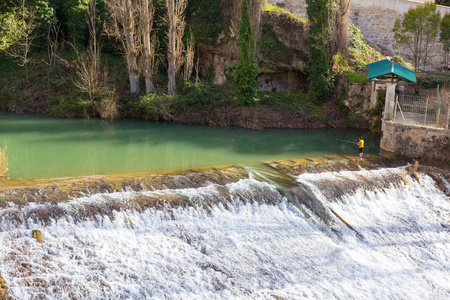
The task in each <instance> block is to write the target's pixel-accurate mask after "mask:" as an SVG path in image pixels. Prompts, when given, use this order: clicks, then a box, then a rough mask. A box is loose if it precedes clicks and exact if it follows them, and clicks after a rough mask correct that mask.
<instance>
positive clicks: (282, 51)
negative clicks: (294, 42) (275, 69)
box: [258, 24, 289, 63]
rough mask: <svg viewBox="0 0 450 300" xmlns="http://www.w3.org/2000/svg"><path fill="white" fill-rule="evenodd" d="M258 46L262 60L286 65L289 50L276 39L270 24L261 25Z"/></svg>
mask: <svg viewBox="0 0 450 300" xmlns="http://www.w3.org/2000/svg"><path fill="white" fill-rule="evenodd" d="M258 46H259V49H260V51H261V54H262V56H263V58H265V59H269V60H272V61H275V62H279V61H281V62H285V63H288V62H287V61H285V60H286V59H288V52H289V49H288V48H287V47H286V46H285V45H284V44H283V43H281V42H280V41H279V40H278V39H277V37H276V35H275V32H274V31H273V27H272V26H271V25H270V24H263V26H262V36H261V39H260V41H259V43H258Z"/></svg>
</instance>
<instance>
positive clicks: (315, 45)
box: [306, 0, 335, 103]
mask: <svg viewBox="0 0 450 300" xmlns="http://www.w3.org/2000/svg"><path fill="white" fill-rule="evenodd" d="M306 3H307V5H308V6H307V9H306V12H307V14H308V19H309V22H310V26H309V31H308V36H309V37H308V50H309V60H308V70H309V76H310V81H311V90H312V93H313V95H314V101H316V102H317V103H323V102H326V101H327V100H328V99H329V98H330V97H331V94H332V93H333V90H334V82H335V79H334V76H333V75H332V74H331V61H330V60H329V58H328V54H329V53H331V48H330V44H329V42H328V35H327V34H326V32H328V31H329V29H330V28H329V27H330V24H329V23H328V0H306Z"/></svg>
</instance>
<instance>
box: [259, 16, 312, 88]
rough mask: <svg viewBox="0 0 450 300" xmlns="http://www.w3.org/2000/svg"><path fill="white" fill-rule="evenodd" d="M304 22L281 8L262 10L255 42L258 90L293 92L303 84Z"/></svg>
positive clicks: (305, 39)
mask: <svg viewBox="0 0 450 300" xmlns="http://www.w3.org/2000/svg"><path fill="white" fill-rule="evenodd" d="M307 38H308V29H307V26H306V22H305V21H304V20H302V19H300V18H298V17H295V16H293V15H291V14H288V13H285V12H282V11H265V12H264V13H263V15H262V35H261V39H260V42H259V49H260V53H259V66H260V69H261V72H262V73H263V74H262V75H261V76H260V77H259V78H258V80H259V82H260V84H261V88H260V90H261V91H269V92H272V91H273V92H296V91H300V90H301V88H302V86H305V85H306V84H305V83H306V75H305V72H304V68H305V63H306V61H307V60H308V54H307Z"/></svg>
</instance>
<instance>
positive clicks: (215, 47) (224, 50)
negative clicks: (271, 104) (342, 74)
mask: <svg viewBox="0 0 450 300" xmlns="http://www.w3.org/2000/svg"><path fill="white" fill-rule="evenodd" d="M240 4H241V2H240V1H237V0H232V1H229V0H221V8H222V13H223V17H224V23H225V24H226V26H224V29H223V31H222V32H221V34H220V35H219V37H218V39H217V40H216V41H215V42H214V43H213V44H200V45H197V48H198V51H199V53H198V54H199V56H200V57H201V59H200V61H201V62H202V66H201V73H202V75H203V76H204V77H207V78H210V80H211V82H213V83H215V84H223V83H225V81H226V80H227V76H231V74H230V71H229V70H230V67H231V66H232V65H233V64H234V63H236V62H237V55H238V51H239V50H238V47H237V34H238V24H239V15H240V12H239V11H240ZM261 18H262V26H261V27H262V33H261V37H260V41H259V48H260V52H259V53H258V60H259V67H260V70H261V75H260V77H259V78H258V80H259V82H260V84H261V88H260V90H261V91H277V92H294V91H299V90H301V86H302V85H303V83H304V82H305V80H306V76H305V74H304V65H305V62H306V60H307V51H306V47H307V46H306V39H307V28H306V24H305V22H304V21H302V20H301V19H300V18H297V17H295V16H294V15H292V14H289V13H287V12H282V11H264V12H263V15H262V17H261Z"/></svg>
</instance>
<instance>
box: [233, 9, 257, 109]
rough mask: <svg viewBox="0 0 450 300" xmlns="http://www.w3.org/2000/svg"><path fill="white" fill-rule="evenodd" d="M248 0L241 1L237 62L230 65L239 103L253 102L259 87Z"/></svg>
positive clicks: (253, 33) (253, 34) (250, 103)
mask: <svg viewBox="0 0 450 300" xmlns="http://www.w3.org/2000/svg"><path fill="white" fill-rule="evenodd" d="M248 1H249V0H243V1H242V7H241V19H240V22H239V37H238V47H239V56H238V63H237V64H235V65H233V67H232V69H233V71H234V84H235V85H236V88H237V95H238V98H239V101H240V104H241V105H252V104H254V103H255V96H256V91H257V90H258V87H259V84H258V81H257V76H258V74H259V68H258V63H257V59H256V51H255V32H253V28H252V24H251V21H250V5H249V3H248Z"/></svg>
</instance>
